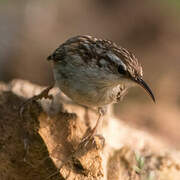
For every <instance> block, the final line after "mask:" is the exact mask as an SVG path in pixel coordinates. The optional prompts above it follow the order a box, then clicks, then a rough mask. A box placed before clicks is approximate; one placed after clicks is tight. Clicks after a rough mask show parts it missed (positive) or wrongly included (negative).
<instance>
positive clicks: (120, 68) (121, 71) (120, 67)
mask: <svg viewBox="0 0 180 180" xmlns="http://www.w3.org/2000/svg"><path fill="white" fill-rule="evenodd" d="M118 72H119V73H120V74H126V70H125V67H124V66H123V65H119V67H118Z"/></svg>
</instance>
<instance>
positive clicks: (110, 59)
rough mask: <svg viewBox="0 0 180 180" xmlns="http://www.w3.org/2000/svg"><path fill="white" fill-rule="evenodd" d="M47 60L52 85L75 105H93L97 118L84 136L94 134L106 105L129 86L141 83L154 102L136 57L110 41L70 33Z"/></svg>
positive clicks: (124, 93)
mask: <svg viewBox="0 0 180 180" xmlns="http://www.w3.org/2000/svg"><path fill="white" fill-rule="evenodd" d="M47 60H48V61H51V62H52V63H51V64H52V69H53V75H54V79H55V84H56V86H57V87H58V88H59V89H60V90H61V91H62V92H63V93H64V94H65V95H67V96H68V97H69V98H70V99H72V101H74V102H75V103H77V104H80V105H83V106H85V107H88V108H89V107H90V108H97V110H98V114H99V117H98V119H97V121H96V124H95V126H94V127H93V128H92V129H91V132H90V133H89V135H88V136H87V137H88V138H91V137H92V136H93V135H95V134H96V131H97V127H98V126H99V124H100V122H101V119H102V117H103V116H104V115H105V114H106V112H107V108H108V107H109V105H110V104H113V103H117V102H119V101H120V100H121V99H122V98H123V97H124V96H125V95H126V94H127V90H128V89H129V88H130V87H133V86H136V85H139V86H141V87H142V88H143V89H145V91H146V92H147V93H148V94H149V95H150V97H151V99H152V100H153V101H154V102H155V97H154V95H153V93H152V90H151V89H150V88H149V86H148V85H147V83H146V82H145V81H144V80H143V70H142V66H141V64H140V63H139V61H138V59H137V58H136V57H135V55H134V54H133V53H132V52H130V51H128V50H126V49H125V48H123V47H121V46H119V45H117V44H116V43H114V42H112V41H109V40H105V39H99V38H96V37H93V36H90V35H78V36H74V37H71V38H69V39H68V40H66V41H65V42H64V43H62V44H61V45H60V46H59V47H58V48H57V49H56V50H55V51H54V52H53V53H52V54H51V55H50V56H48V58H47ZM87 137H85V139H87Z"/></svg>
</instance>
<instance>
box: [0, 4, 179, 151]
mask: <svg viewBox="0 0 180 180" xmlns="http://www.w3.org/2000/svg"><path fill="white" fill-rule="evenodd" d="M179 10H180V1H179V0H158V1H157V0H146V1H143V0H141V1H140V0H86V1H85V0H78V1H74V0H68V1H67V0H60V1H59V0H53V1H52V0H0V81H5V82H8V81H10V80H12V79H14V78H21V79H27V80H30V81H31V82H33V83H38V84H40V85H49V84H51V82H52V81H53V76H52V71H51V68H50V64H49V63H48V62H47V61H46V57H47V56H48V55H49V54H50V53H51V52H52V51H54V50H55V48H56V47H58V46H59V44H61V43H62V42H64V41H65V40H66V39H67V38H69V37H71V36H74V35H80V34H90V35H93V36H96V37H99V38H105V39H109V40H112V41H114V42H116V43H117V44H119V45H121V46H123V47H125V48H127V49H129V50H131V51H132V52H134V54H135V55H136V56H137V57H138V59H139V61H140V62H141V64H142V65H143V69H144V79H145V80H146V81H147V82H148V84H149V85H150V87H151V89H152V90H153V92H154V94H155V96H156V99H157V104H156V105H155V104H153V103H152V101H151V99H150V98H149V97H148V96H147V94H146V93H144V91H143V90H142V89H141V88H138V87H137V88H133V89H131V90H130V93H129V94H128V96H127V97H125V99H124V101H123V102H122V103H120V104H116V105H115V108H114V112H115V114H116V116H118V117H119V118H121V119H122V120H123V121H125V122H126V123H128V124H129V125H131V126H133V127H136V128H138V129H142V130H145V131H147V132H149V133H150V134H152V135H154V136H156V137H157V138H160V139H161V140H162V141H166V142H167V143H169V144H170V145H171V146H173V147H174V148H177V149H180V82H179V81H180V11H179Z"/></svg>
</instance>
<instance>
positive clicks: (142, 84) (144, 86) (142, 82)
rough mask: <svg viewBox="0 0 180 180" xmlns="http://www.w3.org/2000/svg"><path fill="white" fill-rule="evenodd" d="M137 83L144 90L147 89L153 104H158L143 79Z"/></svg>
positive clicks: (139, 79)
mask: <svg viewBox="0 0 180 180" xmlns="http://www.w3.org/2000/svg"><path fill="white" fill-rule="evenodd" d="M135 82H136V83H137V84H139V85H140V86H141V87H142V88H143V89H145V90H146V92H147V93H148V94H149V96H150V97H151V98H152V100H153V102H154V103H156V100H155V97H154V95H153V93H152V91H151V89H150V88H149V86H148V85H147V84H146V82H145V81H144V80H143V79H141V78H138V79H136V80H135Z"/></svg>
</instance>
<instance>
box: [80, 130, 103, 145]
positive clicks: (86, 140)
mask: <svg viewBox="0 0 180 180" xmlns="http://www.w3.org/2000/svg"><path fill="white" fill-rule="evenodd" d="M95 133H96V131H95V129H92V130H91V131H89V132H88V134H87V135H86V136H85V137H83V138H82V140H81V142H80V146H84V147H86V146H88V145H89V144H95V141H96V138H98V139H99V140H101V141H102V145H103V147H104V145H105V139H104V137H103V136H102V135H100V134H95Z"/></svg>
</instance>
